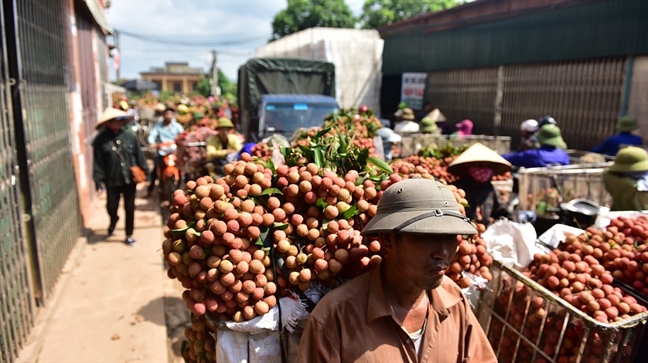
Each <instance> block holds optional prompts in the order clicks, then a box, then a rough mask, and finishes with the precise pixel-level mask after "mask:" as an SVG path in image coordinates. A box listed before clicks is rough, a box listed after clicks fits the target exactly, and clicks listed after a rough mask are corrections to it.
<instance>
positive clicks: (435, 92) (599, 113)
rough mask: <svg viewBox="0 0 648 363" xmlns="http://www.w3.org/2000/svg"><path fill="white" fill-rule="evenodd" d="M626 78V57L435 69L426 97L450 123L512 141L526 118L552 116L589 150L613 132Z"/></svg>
mask: <svg viewBox="0 0 648 363" xmlns="http://www.w3.org/2000/svg"><path fill="white" fill-rule="evenodd" d="M626 77H627V61H626V58H625V57H618V58H605V59H594V60H580V61H565V62H549V63H537V64H523V65H503V66H500V67H497V68H479V69H456V70H449V71H437V72H430V73H428V82H427V87H426V99H427V100H430V101H431V102H432V105H433V107H438V108H439V109H440V110H441V111H442V112H443V114H444V115H445V116H446V117H447V118H448V121H449V122H452V123H456V122H459V121H461V120H462V119H465V118H469V119H471V120H472V121H473V123H474V125H475V128H474V133H475V134H487V135H508V136H512V137H513V140H514V142H515V141H517V136H518V135H519V133H520V131H519V127H520V123H521V122H522V121H524V120H526V119H530V118H534V119H537V118H540V117H542V116H544V115H551V116H553V117H554V118H555V119H556V120H557V121H558V125H559V126H560V128H561V131H562V134H563V138H564V139H565V141H566V142H567V145H569V147H570V148H571V149H581V150H589V149H591V148H592V147H594V146H595V145H597V144H599V143H600V142H602V141H603V140H604V139H605V138H606V137H608V136H610V135H612V134H614V133H615V130H614V126H615V124H616V121H617V120H618V117H619V113H620V111H621V103H622V97H623V94H624V93H623V92H624V81H625V79H626ZM512 146H515V145H512Z"/></svg>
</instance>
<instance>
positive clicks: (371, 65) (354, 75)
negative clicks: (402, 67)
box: [254, 27, 385, 111]
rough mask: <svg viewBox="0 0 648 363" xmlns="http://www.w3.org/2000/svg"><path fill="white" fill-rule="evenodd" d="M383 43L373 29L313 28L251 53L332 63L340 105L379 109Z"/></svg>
mask: <svg viewBox="0 0 648 363" xmlns="http://www.w3.org/2000/svg"><path fill="white" fill-rule="evenodd" d="M384 43H385V42H384V40H383V39H382V38H381V37H380V33H379V32H378V31H377V30H376V29H341V28H321V27H314V28H308V29H304V30H302V31H299V32H296V33H293V34H290V35H287V36H285V37H282V38H281V39H277V40H275V41H272V42H270V43H267V44H264V45H262V46H261V47H259V48H257V49H256V50H255V53H254V56H255V57H262V58H302V59H313V60H320V61H326V62H331V63H333V64H334V65H335V70H336V76H337V77H336V92H335V98H336V99H337V100H338V103H339V104H340V106H341V107H343V108H352V107H358V106H360V105H365V106H367V107H369V108H370V109H372V110H374V111H378V110H379V109H380V86H381V81H382V73H381V70H382V54H383V48H384Z"/></svg>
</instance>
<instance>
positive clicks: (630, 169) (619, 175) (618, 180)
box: [603, 146, 648, 211]
mask: <svg viewBox="0 0 648 363" xmlns="http://www.w3.org/2000/svg"><path fill="white" fill-rule="evenodd" d="M603 182H604V183H605V189H606V190H607V192H608V193H610V195H611V196H612V198H613V202H612V208H610V209H611V210H613V211H626V210H628V211H630V210H631V211H637V210H647V209H648V153H646V150H644V149H642V148H640V147H636V146H628V147H624V148H623V149H621V150H619V153H618V154H617V156H616V159H615V160H614V165H612V166H610V167H609V168H608V170H606V171H605V173H604V174H603Z"/></svg>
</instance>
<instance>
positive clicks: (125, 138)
mask: <svg viewBox="0 0 648 363" xmlns="http://www.w3.org/2000/svg"><path fill="white" fill-rule="evenodd" d="M130 120H131V116H129V115H128V114H127V113H126V112H124V111H121V110H117V109H115V108H107V109H106V110H105V111H104V112H103V114H102V115H101V118H100V119H99V122H98V123H97V126H96V128H97V130H99V134H97V136H96V137H95V139H94V140H93V141H92V147H93V149H94V150H93V170H92V176H93V179H94V182H95V186H96V188H97V190H101V189H103V188H105V190H106V209H107V210H108V215H109V216H110V225H109V226H108V236H111V235H112V234H113V233H114V232H115V227H116V226H117V221H118V220H119V216H118V215H117V209H118V207H119V200H120V199H121V196H122V195H123V196H124V209H125V210H126V241H125V242H126V244H128V245H131V246H133V245H135V240H134V239H133V230H134V220H135V190H136V189H135V188H136V185H135V182H134V180H133V177H132V174H131V170H130V167H131V166H139V167H140V168H142V170H143V171H144V172H147V171H148V165H147V164H146V159H145V158H144V154H142V150H141V149H140V146H139V141H138V140H137V137H135V136H134V135H132V134H130V133H128V132H126V131H124V127H123V126H124V125H125V124H126V123H127V122H128V121H130Z"/></svg>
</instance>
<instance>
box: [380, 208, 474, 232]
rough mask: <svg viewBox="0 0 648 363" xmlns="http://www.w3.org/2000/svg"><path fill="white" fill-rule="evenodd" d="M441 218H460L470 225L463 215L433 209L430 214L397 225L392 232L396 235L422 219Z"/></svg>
mask: <svg viewBox="0 0 648 363" xmlns="http://www.w3.org/2000/svg"><path fill="white" fill-rule="evenodd" d="M442 216H451V217H456V218H461V219H463V220H464V221H466V222H468V223H470V219H469V218H467V217H466V216H464V215H463V214H461V213H459V212H455V211H451V210H447V211H445V212H444V211H442V210H441V209H433V210H432V211H430V212H427V213H423V214H419V215H418V216H416V217H414V218H410V219H408V220H406V221H405V222H403V223H401V224H400V225H398V226H397V227H396V228H394V229H392V232H396V233H398V232H400V231H401V230H403V228H405V227H407V226H409V225H412V224H414V223H416V222H418V221H421V220H423V219H426V218H430V217H442Z"/></svg>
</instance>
